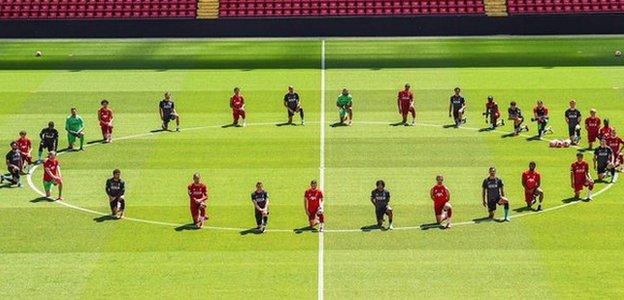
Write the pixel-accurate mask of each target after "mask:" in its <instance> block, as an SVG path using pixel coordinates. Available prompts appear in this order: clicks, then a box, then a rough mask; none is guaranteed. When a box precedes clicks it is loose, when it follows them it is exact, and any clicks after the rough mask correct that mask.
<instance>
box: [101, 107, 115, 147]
mask: <svg viewBox="0 0 624 300" xmlns="http://www.w3.org/2000/svg"><path fill="white" fill-rule="evenodd" d="M100 104H101V105H102V107H101V108H100V109H99V110H98V121H100V129H101V130H102V141H103V142H104V143H110V142H111V140H112V139H113V111H112V110H111V109H110V108H108V100H106V99H104V100H102V102H100Z"/></svg>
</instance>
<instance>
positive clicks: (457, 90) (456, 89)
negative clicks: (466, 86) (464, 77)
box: [453, 87, 461, 94]
mask: <svg viewBox="0 0 624 300" xmlns="http://www.w3.org/2000/svg"><path fill="white" fill-rule="evenodd" d="M453 91H455V93H458V94H459V92H460V91H461V89H460V88H459V87H456V88H454V89H453Z"/></svg>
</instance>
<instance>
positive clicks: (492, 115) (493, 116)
mask: <svg viewBox="0 0 624 300" xmlns="http://www.w3.org/2000/svg"><path fill="white" fill-rule="evenodd" d="M483 115H484V116H485V122H486V123H487V122H490V129H492V130H494V129H495V128H496V127H497V126H504V125H505V121H504V120H503V119H501V118H500V110H499V109H498V103H496V101H494V97H492V96H488V97H487V102H486V103H485V112H484V113H483ZM499 119H500V124H499V123H498V120H499Z"/></svg>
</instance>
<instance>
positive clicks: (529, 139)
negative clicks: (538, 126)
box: [526, 135, 542, 141]
mask: <svg viewBox="0 0 624 300" xmlns="http://www.w3.org/2000/svg"><path fill="white" fill-rule="evenodd" d="M526 140H527V141H541V140H542V138H541V137H540V136H539V135H534V136H530V137H528V138H526Z"/></svg>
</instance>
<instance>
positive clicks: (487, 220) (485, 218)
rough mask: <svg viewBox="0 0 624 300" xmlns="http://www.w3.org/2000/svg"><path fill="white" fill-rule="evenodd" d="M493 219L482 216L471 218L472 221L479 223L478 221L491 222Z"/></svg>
mask: <svg viewBox="0 0 624 300" xmlns="http://www.w3.org/2000/svg"><path fill="white" fill-rule="evenodd" d="M493 220H494V219H492V218H490V217H483V218H476V219H472V221H473V222H475V223H477V224H479V223H483V222H492V221H493Z"/></svg>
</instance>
